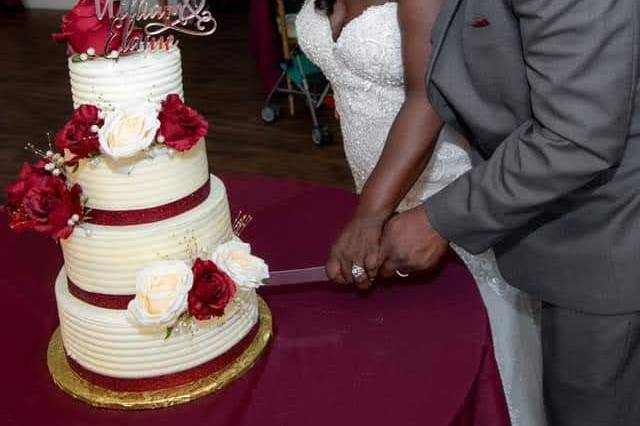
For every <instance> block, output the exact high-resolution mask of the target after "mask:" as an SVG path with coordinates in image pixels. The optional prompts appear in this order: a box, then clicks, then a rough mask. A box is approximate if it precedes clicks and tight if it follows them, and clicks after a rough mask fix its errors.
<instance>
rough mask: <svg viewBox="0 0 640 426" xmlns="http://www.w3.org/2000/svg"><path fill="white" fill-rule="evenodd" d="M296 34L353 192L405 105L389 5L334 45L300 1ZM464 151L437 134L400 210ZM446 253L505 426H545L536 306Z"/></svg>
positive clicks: (437, 185) (487, 269) (428, 189)
mask: <svg viewBox="0 0 640 426" xmlns="http://www.w3.org/2000/svg"><path fill="white" fill-rule="evenodd" d="M296 28H297V33H298V41H299V43H300V46H301V47H302V49H303V51H304V52H305V53H306V54H307V55H308V56H309V58H310V59H311V60H312V61H313V62H315V63H316V64H317V65H318V66H319V67H320V68H321V69H322V71H323V72H324V74H325V75H326V77H327V78H328V79H329V81H330V82H331V84H332V86H333V90H334V94H335V99H336V108H337V111H338V113H339V115H340V124H341V127H342V133H343V139H344V148H345V152H346V155H347V160H348V162H349V165H350V167H351V171H352V173H353V176H354V180H355V183H356V189H357V191H358V192H360V191H361V189H362V187H363V186H364V183H365V182H366V180H367V178H368V177H369V174H370V173H371V172H372V170H373V168H374V167H375V165H376V162H377V161H378V158H379V156H380V154H381V152H382V148H383V146H384V144H385V142H386V139H387V135H388V133H389V129H390V128H391V125H392V123H393V121H394V119H395V117H396V115H397V113H398V111H399V110H400V107H401V106H402V103H403V102H404V98H405V94H404V81H403V80H404V77H403V63H402V52H401V36H400V27H399V24H398V19H397V4H396V3H392V2H390V3H385V4H382V5H379V6H372V7H369V8H368V9H366V10H365V11H364V12H363V13H362V14H361V15H359V16H358V17H356V18H355V19H353V20H352V21H350V22H349V23H348V24H347V25H346V26H345V27H344V28H343V29H342V32H341V34H340V35H339V37H338V40H337V41H335V42H334V40H333V35H332V30H331V25H330V22H329V19H328V18H327V16H326V15H325V14H324V13H322V12H318V11H316V10H315V8H314V6H313V0H307V2H306V3H305V5H304V6H303V8H302V10H301V11H300V13H299V15H298V18H297V22H296ZM468 149H469V147H468V145H467V142H466V141H465V140H464V139H463V138H462V137H460V136H459V135H458V134H457V133H456V132H455V131H454V130H453V129H451V128H449V127H446V126H445V128H444V129H443V131H442V133H441V134H440V138H439V141H438V146H437V148H436V150H435V152H434V154H433V158H432V160H431V162H430V164H429V166H428V167H427V169H426V170H425V172H424V173H423V174H422V176H421V177H420V179H419V180H418V182H417V183H416V185H415V186H414V187H413V189H412V190H411V191H410V192H409V194H408V195H407V197H406V198H405V199H404V200H403V202H402V203H401V205H400V210H405V209H408V208H411V207H415V206H417V205H419V204H420V203H421V202H422V201H423V200H424V199H426V198H427V197H429V196H430V195H433V194H434V193H436V192H438V191H439V190H441V189H442V188H444V187H445V186H446V185H448V184H449V183H451V182H452V181H453V180H454V179H456V178H457V177H458V176H460V175H461V174H463V173H464V172H465V171H466V170H468V169H469V168H470V167H471V160H470V157H469V154H468ZM454 249H455V250H456V251H457V253H458V254H459V255H460V257H461V258H462V259H463V260H464V261H465V263H466V264H467V266H468V268H469V270H470V271H471V272H472V274H473V276H474V278H475V280H476V282H477V284H478V288H479V290H480V293H481V295H482V298H483V300H484V303H485V305H486V307H487V311H488V314H489V319H490V323H491V328H492V334H493V342H494V346H495V354H496V360H497V363H498V368H499V370H500V375H501V377H502V382H503V386H504V389H505V394H506V397H507V403H508V406H509V412H510V416H511V422H512V424H513V425H514V426H543V425H545V424H546V422H545V417H544V408H543V402H542V361H541V348H540V331H539V326H538V323H537V320H536V316H537V314H538V313H539V309H538V304H537V303H536V302H534V301H532V300H531V299H530V298H529V297H528V296H527V295H525V294H524V293H522V292H520V291H519V290H517V289H515V288H513V287H511V286H509V285H508V284H507V283H506V282H505V281H504V279H503V278H502V277H501V275H500V272H499V271H498V269H497V265H496V262H495V259H494V257H493V253H491V252H487V253H484V254H482V255H480V256H473V255H471V254H469V253H467V252H465V251H464V250H462V249H461V248H459V247H454Z"/></svg>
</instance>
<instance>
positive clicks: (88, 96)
mask: <svg viewBox="0 0 640 426" xmlns="http://www.w3.org/2000/svg"><path fill="white" fill-rule="evenodd" d="M69 76H70V79H71V95H72V97H73V106H74V108H77V107H78V106H80V105H82V104H91V105H96V106H98V107H100V108H115V107H118V106H121V105H125V104H129V103H136V102H143V101H146V102H152V103H159V102H160V101H161V100H163V99H164V98H166V97H167V95H169V94H171V93H176V94H178V95H180V96H181V97H182V96H183V89H182V62H181V58H180V49H178V48H177V47H174V48H172V49H171V50H157V51H154V52H142V53H138V54H133V55H129V56H123V57H120V58H118V59H117V60H113V59H105V58H96V59H93V60H90V61H86V62H73V61H72V60H71V58H70V59H69Z"/></svg>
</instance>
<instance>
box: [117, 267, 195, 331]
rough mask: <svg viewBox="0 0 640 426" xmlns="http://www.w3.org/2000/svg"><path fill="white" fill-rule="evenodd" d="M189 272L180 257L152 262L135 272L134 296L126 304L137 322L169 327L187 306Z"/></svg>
mask: <svg viewBox="0 0 640 426" xmlns="http://www.w3.org/2000/svg"><path fill="white" fill-rule="evenodd" d="M192 286H193V272H192V271H191V268H190V267H189V265H187V264H186V263H185V262H181V261H163V262H158V263H154V264H153V265H150V266H148V267H146V268H144V269H143V270H141V271H140V272H139V273H138V276H137V278H136V297H135V298H134V299H133V300H132V301H131V302H129V306H128V308H127V310H128V313H129V317H130V319H131V320H132V321H133V322H134V323H136V324H137V325H139V326H143V327H150V326H157V327H171V326H173V325H174V324H175V323H176V321H177V320H178V318H179V317H180V315H182V314H183V313H184V312H185V311H186V309H187V298H188V295H189V290H191V287H192Z"/></svg>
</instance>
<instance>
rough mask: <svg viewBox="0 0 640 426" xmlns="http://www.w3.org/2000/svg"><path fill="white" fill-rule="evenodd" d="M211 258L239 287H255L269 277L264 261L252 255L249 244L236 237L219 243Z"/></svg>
mask: <svg viewBox="0 0 640 426" xmlns="http://www.w3.org/2000/svg"><path fill="white" fill-rule="evenodd" d="M211 260H212V261H213V262H214V263H215V264H216V265H218V268H220V269H222V270H223V271H224V272H226V273H227V275H229V277H231V279H232V280H233V281H235V283H236V284H237V285H239V286H240V287H249V288H257V287H260V286H261V285H262V281H263V280H266V279H267V278H269V267H268V266H267V264H266V263H265V261H264V260H262V259H260V258H259V257H257V256H253V255H252V254H251V246H250V245H249V244H247V243H244V242H242V241H240V240H237V239H234V240H231V241H229V242H227V243H224V244H221V245H219V246H218V247H217V248H216V249H215V251H214V252H213V253H212V254H211Z"/></svg>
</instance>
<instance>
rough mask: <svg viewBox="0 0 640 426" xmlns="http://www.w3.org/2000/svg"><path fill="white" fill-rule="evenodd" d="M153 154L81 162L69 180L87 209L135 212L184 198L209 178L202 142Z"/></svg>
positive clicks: (159, 150) (204, 148)
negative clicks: (181, 149) (84, 197)
mask: <svg viewBox="0 0 640 426" xmlns="http://www.w3.org/2000/svg"><path fill="white" fill-rule="evenodd" d="M154 152H155V154H154V156H153V157H148V156H145V154H140V155H139V156H138V157H136V158H133V159H121V160H113V159H110V158H109V157H107V156H102V157H100V158H99V160H98V161H97V162H92V161H90V160H81V161H80V165H79V167H78V169H77V171H76V172H74V173H70V175H69V179H70V181H71V182H73V183H77V184H79V185H80V186H81V187H82V192H83V194H84V195H85V196H87V197H88V200H87V207H89V208H93V209H100V210H138V209H144V208H150V207H157V206H161V205H164V204H168V203H170V202H173V201H176V200H179V199H181V198H184V197H186V196H187V195H189V194H191V193H193V192H194V191H196V190H197V189H199V188H201V187H202V185H204V184H205V182H206V181H207V179H208V178H209V165H208V162H207V152H206V146H205V142H204V139H202V140H201V141H200V142H198V144H196V145H195V146H194V147H193V148H191V149H190V150H189V151H185V152H176V153H173V154H169V151H168V150H167V149H166V148H164V147H162V148H159V149H155V150H154Z"/></svg>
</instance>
